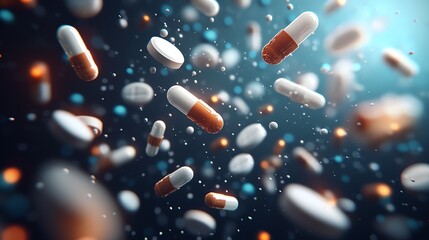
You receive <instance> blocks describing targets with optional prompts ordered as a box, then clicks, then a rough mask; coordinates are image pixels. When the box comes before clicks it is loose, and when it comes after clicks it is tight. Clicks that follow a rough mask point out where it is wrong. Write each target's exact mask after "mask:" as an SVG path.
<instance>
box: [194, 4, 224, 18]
mask: <svg viewBox="0 0 429 240" xmlns="http://www.w3.org/2000/svg"><path fill="white" fill-rule="evenodd" d="M191 3H192V4H193V5H194V7H195V8H197V9H198V10H200V11H201V12H202V13H204V15H206V16H207V17H214V16H216V15H217V14H218V13H219V3H218V2H216V1H215V0H191Z"/></svg>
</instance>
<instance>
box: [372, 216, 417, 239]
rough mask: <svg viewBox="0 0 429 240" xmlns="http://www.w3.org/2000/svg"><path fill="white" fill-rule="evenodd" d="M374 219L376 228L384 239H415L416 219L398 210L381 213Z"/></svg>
mask: <svg viewBox="0 0 429 240" xmlns="http://www.w3.org/2000/svg"><path fill="white" fill-rule="evenodd" d="M379 216H380V217H378V218H376V219H377V220H376V221H374V229H375V230H376V231H377V233H378V234H379V235H380V237H382V238H383V239H395V240H399V239H413V238H414V237H412V236H414V234H415V232H414V231H415V226H416V224H418V223H417V222H416V219H413V218H408V217H407V216H404V215H402V214H399V213H398V212H395V213H391V214H388V215H385V214H383V215H379Z"/></svg>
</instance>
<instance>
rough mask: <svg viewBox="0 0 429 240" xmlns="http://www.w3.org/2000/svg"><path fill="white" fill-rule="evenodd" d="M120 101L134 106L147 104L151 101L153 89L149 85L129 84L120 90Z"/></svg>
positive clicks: (140, 83)
mask: <svg viewBox="0 0 429 240" xmlns="http://www.w3.org/2000/svg"><path fill="white" fill-rule="evenodd" d="M121 95H122V99H123V100H124V101H125V102H127V103H129V104H133V105H136V106H143V105H146V104H148V103H149V102H150V101H152V99H153V89H152V87H151V86H150V85H149V84H146V83H142V82H134V83H129V84H127V85H125V86H124V88H122V92H121Z"/></svg>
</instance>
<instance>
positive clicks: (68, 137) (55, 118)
mask: <svg viewBox="0 0 429 240" xmlns="http://www.w3.org/2000/svg"><path fill="white" fill-rule="evenodd" d="M49 129H50V130H51V133H52V134H53V135H54V136H55V137H57V138H58V139H59V140H61V141H63V142H65V143H67V144H70V145H71V146H73V147H75V148H85V147H86V146H87V145H88V144H89V143H90V142H91V141H92V140H93V138H94V134H93V133H92V131H91V129H90V128H89V127H88V126H87V125H86V124H85V123H84V122H83V121H82V120H80V119H79V118H78V117H76V116H75V115H73V114H71V113H69V112H66V111H63V110H55V111H54V112H53V113H52V116H51V121H50V122H49Z"/></svg>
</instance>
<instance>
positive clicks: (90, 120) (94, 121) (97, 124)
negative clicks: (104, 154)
mask: <svg viewBox="0 0 429 240" xmlns="http://www.w3.org/2000/svg"><path fill="white" fill-rule="evenodd" d="M77 117H78V118H79V119H80V120H81V121H82V122H84V123H85V124H86V125H87V126H88V127H89V128H90V129H91V130H92V132H93V133H94V135H95V136H100V135H101V133H102V132H103V122H102V121H101V120H100V119H98V118H96V117H93V116H83V115H82V116H77Z"/></svg>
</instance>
